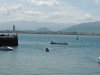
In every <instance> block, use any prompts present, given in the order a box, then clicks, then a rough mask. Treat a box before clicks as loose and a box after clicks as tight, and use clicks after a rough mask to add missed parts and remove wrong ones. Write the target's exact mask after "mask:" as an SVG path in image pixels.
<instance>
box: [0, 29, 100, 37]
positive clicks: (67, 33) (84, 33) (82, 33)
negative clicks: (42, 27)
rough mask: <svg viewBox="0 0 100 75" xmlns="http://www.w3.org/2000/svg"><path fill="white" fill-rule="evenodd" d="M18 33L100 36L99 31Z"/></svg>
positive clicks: (24, 32)
mask: <svg viewBox="0 0 100 75" xmlns="http://www.w3.org/2000/svg"><path fill="white" fill-rule="evenodd" d="M0 33H12V31H11V30H4V31H0ZM16 33H21V34H57V35H94V36H100V33H99V32H98V33H97V32H61V31H55V32H54V31H50V32H34V31H29V30H23V31H20V30H17V31H16Z"/></svg>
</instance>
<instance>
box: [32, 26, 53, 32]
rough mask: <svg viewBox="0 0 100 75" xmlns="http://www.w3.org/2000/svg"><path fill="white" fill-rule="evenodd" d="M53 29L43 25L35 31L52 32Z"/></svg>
mask: <svg viewBox="0 0 100 75" xmlns="http://www.w3.org/2000/svg"><path fill="white" fill-rule="evenodd" d="M50 31H51V30H49V29H48V28H46V27H42V28H39V29H37V30H35V31H34V32H50Z"/></svg>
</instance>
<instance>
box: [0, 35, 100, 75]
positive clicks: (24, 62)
mask: <svg viewBox="0 0 100 75" xmlns="http://www.w3.org/2000/svg"><path fill="white" fill-rule="evenodd" d="M52 37H53V38H54V39H55V41H57V42H67V43H68V45H59V44H55V45H54V44H50V41H51V40H52ZM76 38H77V35H48V34H18V44H19V45H18V46H17V47H16V46H11V47H13V48H14V49H13V50H12V51H0V75H100V61H99V60H98V57H100V36H85V35H79V36H78V40H76ZM46 47H48V48H49V50H50V51H49V52H45V48H46Z"/></svg>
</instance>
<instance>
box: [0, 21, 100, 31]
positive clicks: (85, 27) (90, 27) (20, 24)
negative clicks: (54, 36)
mask: <svg viewBox="0 0 100 75" xmlns="http://www.w3.org/2000/svg"><path fill="white" fill-rule="evenodd" d="M13 25H15V26H16V30H32V31H35V32H50V31H61V32H99V31H100V21H97V22H88V23H80V24H68V25H66V24H57V23H51V22H36V21H11V22H5V23H0V30H12V27H13Z"/></svg>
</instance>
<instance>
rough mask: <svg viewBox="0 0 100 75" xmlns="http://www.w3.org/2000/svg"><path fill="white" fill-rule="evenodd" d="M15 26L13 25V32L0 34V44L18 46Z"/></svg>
mask: <svg viewBox="0 0 100 75" xmlns="http://www.w3.org/2000/svg"><path fill="white" fill-rule="evenodd" d="M14 32H15V26H13V34H0V46H18V34H14Z"/></svg>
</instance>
